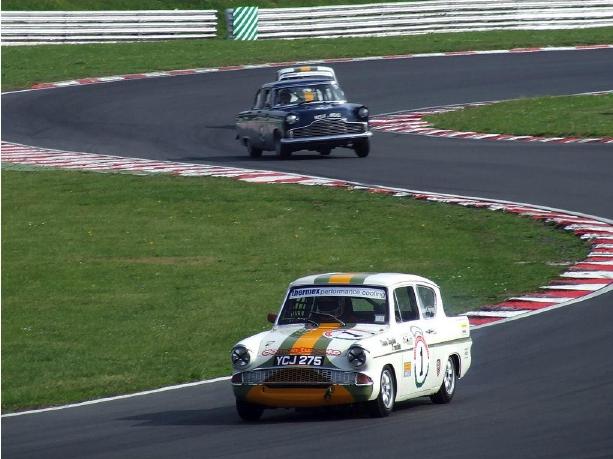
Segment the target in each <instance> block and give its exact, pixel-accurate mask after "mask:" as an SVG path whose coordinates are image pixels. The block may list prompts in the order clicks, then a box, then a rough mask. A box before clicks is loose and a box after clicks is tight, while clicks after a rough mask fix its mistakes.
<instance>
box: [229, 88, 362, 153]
mask: <svg viewBox="0 0 613 459" xmlns="http://www.w3.org/2000/svg"><path fill="white" fill-rule="evenodd" d="M368 114H369V113H368V108H366V107H365V106H364V105H361V104H352V103H347V101H346V100H345V94H344V93H343V91H342V89H341V88H340V86H339V84H338V82H337V81H335V80H332V79H331V78H329V77H328V78H322V77H319V78H288V79H283V80H280V81H276V82H273V83H267V84H265V85H263V86H262V87H261V88H260V89H259V90H258V92H257V93H256V95H255V98H254V101H253V106H252V108H251V109H250V110H245V111H243V112H240V113H239V114H238V115H237V118H236V138H237V139H238V140H239V141H240V142H241V143H242V144H243V145H244V146H245V148H246V149H247V152H248V153H249V155H250V156H251V157H252V158H259V157H260V156H262V152H263V151H268V150H273V151H275V152H276V154H277V155H278V156H279V157H281V158H287V157H289V156H290V155H291V154H292V152H294V151H298V150H313V151H317V152H319V153H320V154H321V155H329V154H330V153H331V151H332V149H333V148H336V147H347V148H352V149H353V150H354V152H355V154H356V155H357V156H359V157H362V158H363V157H365V156H368V154H369V153H370V137H371V136H372V132H371V131H370V128H369V124H368Z"/></svg>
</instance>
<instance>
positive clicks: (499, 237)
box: [2, 169, 587, 410]
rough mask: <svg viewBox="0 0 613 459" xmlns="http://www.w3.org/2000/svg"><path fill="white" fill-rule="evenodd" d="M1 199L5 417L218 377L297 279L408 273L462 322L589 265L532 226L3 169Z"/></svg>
mask: <svg viewBox="0 0 613 459" xmlns="http://www.w3.org/2000/svg"><path fill="white" fill-rule="evenodd" d="M2 185H3V199H2V264H3V266H4V269H3V270H2V285H3V292H2V303H3V305H2V306H3V308H2V332H3V333H2V408H3V410H16V409H20V408H26V407H39V406H45V405H49V404H58V403H64V402H69V401H77V400H84V399H89V398H95V397H101V396H108V395H112V394H118V393H126V392H133V391H137V390H141V389H145V388H152V387H157V386H163V385H168V384H175V383H181V382H186V381H192V380H198V379H201V378H208V377H213V376H219V375H225V374H228V373H229V372H230V365H229V364H228V349H230V347H231V345H232V344H233V343H234V342H235V341H237V340H238V339H240V338H242V337H244V336H246V335H249V334H252V333H255V332H258V331H261V330H263V329H265V328H267V326H268V324H267V323H266V319H265V314H266V312H269V311H276V310H277V308H278V305H279V304H280V302H281V300H282V296H283V293H284V290H285V288H286V286H287V283H288V282H289V281H291V280H293V279H294V278H296V277H299V276H301V275H304V274H308V273H316V272H326V271H337V270H338V271H345V270H347V271H400V272H414V273H418V274H422V275H425V276H428V277H431V278H433V279H434V280H436V281H438V282H439V283H440V284H441V286H442V287H443V289H444V290H443V291H444V293H445V294H446V304H447V305H448V306H447V309H448V311H450V312H459V311H464V310H467V309H472V308H475V307H478V306H479V305H483V304H487V303H491V302H495V301H498V300H501V299H502V298H503V297H506V296H508V295H512V294H517V293H519V292H524V291H528V290H530V289H533V288H535V287H537V286H539V285H541V284H542V283H544V282H547V280H548V279H549V278H551V277H553V276H555V275H556V274H557V273H558V272H559V271H560V267H559V266H554V264H557V263H560V262H571V261H574V260H577V259H580V258H582V257H583V256H584V255H585V254H586V251H587V249H586V247H585V246H584V244H583V243H582V242H581V241H579V240H578V239H576V238H575V237H573V236H571V235H570V234H567V233H563V232H561V231H558V230H554V229H552V228H549V227H546V226H544V225H542V224H538V223H535V222H533V221H531V220H528V219H522V218H517V217H515V216H511V215H505V214H502V213H495V212H490V211H485V210H474V209H465V208H462V207H459V206H458V207H454V206H449V205H443V204H435V203H425V202H419V201H414V200H410V199H400V198H391V197H386V196H380V195H375V194H368V193H365V192H359V191H354V192H351V191H347V190H336V189H328V188H323V187H322V188H318V187H298V186H288V185H251V184H245V183H241V182H236V181H231V180H227V179H214V178H206V179H203V178H178V177H171V176H130V175H121V174H93V173H80V172H66V171H36V172H33V171H24V170H11V169H8V170H7V169H4V170H3V171H2Z"/></svg>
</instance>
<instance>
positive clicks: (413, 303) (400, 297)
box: [394, 287, 419, 322]
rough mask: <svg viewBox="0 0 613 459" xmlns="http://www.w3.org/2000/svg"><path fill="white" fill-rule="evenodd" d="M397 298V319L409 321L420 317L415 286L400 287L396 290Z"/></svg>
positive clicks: (395, 296)
mask: <svg viewBox="0 0 613 459" xmlns="http://www.w3.org/2000/svg"><path fill="white" fill-rule="evenodd" d="M394 298H395V299H396V321H397V322H408V321H409V320H417V319H419V309H418V308H417V299H416V298H415V291H414V290H413V287H399V288H397V289H395V290H394Z"/></svg>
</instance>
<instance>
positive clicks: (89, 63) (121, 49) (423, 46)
mask: <svg viewBox="0 0 613 459" xmlns="http://www.w3.org/2000/svg"><path fill="white" fill-rule="evenodd" d="M602 43H613V27H605V28H597V29H578V30H546V31H537V30H527V31H526V30H517V31H491V32H466V33H446V34H428V35H418V36H403V37H369V38H338V39H335V40H329V39H307V40H261V41H252V42H237V41H230V40H221V39H211V40H180V41H166V42H153V43H150V42H147V43H107V44H89V45H43V46H3V47H2V89H3V90H10V89H16V88H26V87H30V86H32V85H33V84H34V83H40V82H51V81H60V80H67V79H72V78H82V77H94V76H105V75H117V74H126V73H137V72H147V71H154V70H173V69H185V68H197V67H219V66H227V65H241V64H258V63H266V62H284V61H296V60H310V59H325V58H341V57H359V56H380V55H394V54H411V53H429V52H443V51H462V50H488V49H508V48H523V47H540V46H574V45H580V44H582V45H589V44H602Z"/></svg>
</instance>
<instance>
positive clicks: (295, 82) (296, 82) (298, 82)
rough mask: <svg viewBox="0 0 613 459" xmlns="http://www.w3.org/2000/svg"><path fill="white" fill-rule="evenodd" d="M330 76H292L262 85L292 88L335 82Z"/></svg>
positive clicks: (263, 86) (264, 86)
mask: <svg viewBox="0 0 613 459" xmlns="http://www.w3.org/2000/svg"><path fill="white" fill-rule="evenodd" d="M333 82H334V80H330V79H329V78H291V79H287V80H280V81H273V82H272V83H266V84H264V85H262V88H275V89H276V88H291V87H294V86H304V85H309V84H317V83H333Z"/></svg>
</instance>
